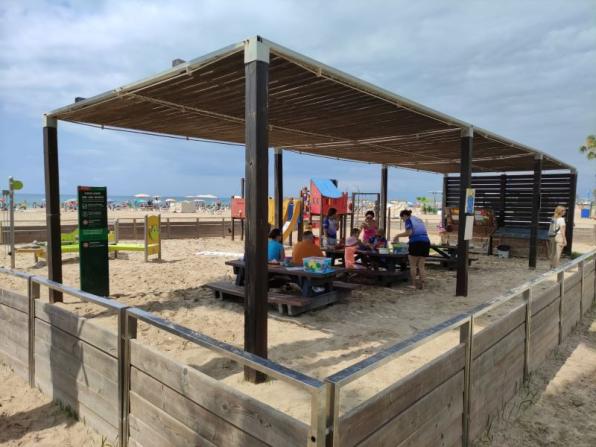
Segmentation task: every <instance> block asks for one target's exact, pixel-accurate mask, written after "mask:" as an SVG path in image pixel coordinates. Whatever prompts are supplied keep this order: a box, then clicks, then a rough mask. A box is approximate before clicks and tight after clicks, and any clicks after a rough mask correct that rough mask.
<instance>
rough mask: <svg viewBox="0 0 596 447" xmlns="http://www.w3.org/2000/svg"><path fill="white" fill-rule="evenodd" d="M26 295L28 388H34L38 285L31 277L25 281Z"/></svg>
mask: <svg viewBox="0 0 596 447" xmlns="http://www.w3.org/2000/svg"><path fill="white" fill-rule="evenodd" d="M27 283H28V287H27V295H28V298H29V313H28V317H29V318H28V329H29V339H28V341H27V347H28V354H29V364H28V370H29V386H30V387H32V388H33V387H35V300H36V299H38V298H39V295H40V293H39V283H36V282H33V281H32V280H31V277H29V279H28V280H27Z"/></svg>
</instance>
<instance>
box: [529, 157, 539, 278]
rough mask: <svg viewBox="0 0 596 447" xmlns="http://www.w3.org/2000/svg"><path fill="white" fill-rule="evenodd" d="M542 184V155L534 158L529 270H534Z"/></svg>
mask: <svg viewBox="0 0 596 447" xmlns="http://www.w3.org/2000/svg"><path fill="white" fill-rule="evenodd" d="M541 184H542V154H537V155H536V156H535V157H534V190H533V192H534V200H532V222H531V223H530V253H529V256H528V265H529V267H530V268H531V269H535V268H536V251H537V246H538V223H539V217H540V216H539V213H540V207H541V200H540V190H541Z"/></svg>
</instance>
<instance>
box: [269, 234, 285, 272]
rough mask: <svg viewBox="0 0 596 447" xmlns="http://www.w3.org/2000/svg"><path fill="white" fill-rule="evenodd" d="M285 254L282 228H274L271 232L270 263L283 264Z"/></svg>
mask: <svg viewBox="0 0 596 447" xmlns="http://www.w3.org/2000/svg"><path fill="white" fill-rule="evenodd" d="M285 256H286V255H285V252H284V246H283V244H282V243H281V230H280V229H279V228H274V229H273V230H271V231H270V232H269V241H268V243H267V262H269V263H270V264H281V263H282V262H283V260H284V258H285Z"/></svg>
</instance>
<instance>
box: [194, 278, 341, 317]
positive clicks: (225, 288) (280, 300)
mask: <svg viewBox="0 0 596 447" xmlns="http://www.w3.org/2000/svg"><path fill="white" fill-rule="evenodd" d="M204 287H207V288H208V289H211V290H213V292H214V294H215V297H216V298H219V299H237V298H241V300H242V301H243V302H244V298H245V294H246V292H245V290H244V287H242V286H237V285H235V284H233V283H229V282H223V281H220V282H212V283H208V284H205V285H204ZM343 289H344V290H342V291H341V292H342V293H341V294H340V293H338V292H331V293H326V294H325V295H321V296H315V297H303V296H297V295H288V294H285V293H279V292H272V291H270V292H269V293H268V294H267V301H268V302H269V304H271V305H273V306H275V307H276V308H277V311H278V312H279V313H280V314H282V315H283V314H287V315H288V316H290V317H294V316H296V315H300V314H302V313H304V312H308V311H310V310H314V309H318V308H321V307H325V306H327V305H329V304H331V303H334V302H335V301H337V300H338V299H339V297H340V296H341V295H342V294H344V293H345V292H346V291H348V290H349V291H348V293H349V292H350V291H351V290H352V288H351V287H349V288H348V287H344V288H343Z"/></svg>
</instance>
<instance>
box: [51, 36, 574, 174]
mask: <svg viewBox="0 0 596 447" xmlns="http://www.w3.org/2000/svg"><path fill="white" fill-rule="evenodd" d="M262 41H263V42H264V43H265V44H266V45H267V46H268V47H269V50H270V63H269V125H270V127H269V128H270V131H269V143H270V145H271V146H273V147H280V148H284V149H287V150H292V151H297V152H301V153H309V154H313V155H319V156H327V157H333V158H338V159H345V160H353V161H362V162H370V163H380V164H386V165H389V166H396V167H403V168H411V169H418V170H423V171H429V172H436V173H457V172H459V171H460V165H459V157H460V137H461V131H462V129H467V128H470V127H472V124H470V123H466V122H464V121H461V120H458V119H456V118H453V117H450V116H448V115H445V114H443V113H440V112H437V111H435V110H432V109H430V108H427V107H425V106H423V105H421V104H418V103H415V102H413V101H410V100H408V99H406V98H403V97H401V96H398V95H396V94H394V93H391V92H389V91H387V90H384V89H382V88H379V87H376V86H374V85H372V84H369V83H367V82H365V81H362V80H360V79H357V78H354V77H352V76H350V75H348V74H346V73H343V72H341V71H339V70H336V69H333V68H331V67H329V66H327V65H324V64H322V63H320V62H317V61H315V60H313V59H310V58H308V57H306V56H303V55H300V54H298V53H295V52H293V51H291V50H289V49H287V48H284V47H282V46H280V45H277V44H275V43H273V42H271V41H267V40H265V39H262ZM244 48H245V42H241V43H238V44H235V45H231V46H229V47H226V48H223V49H222V50H219V51H216V52H213V53H210V54H208V55H205V56H203V57H200V58H198V59H194V60H192V61H190V62H187V63H183V64H181V65H177V66H175V67H173V68H172V69H170V70H167V71H165V72H163V73H160V74H157V75H155V76H152V77H150V78H147V79H145V80H142V81H139V82H135V83H133V84H129V85H126V86H123V87H120V88H116V89H114V90H110V91H108V92H106V93H103V94H101V95H98V96H95V97H92V98H88V99H85V100H83V101H79V102H75V103H73V104H71V105H68V106H66V107H62V108H60V109H57V110H54V111H53V112H50V113H48V114H47V115H48V116H49V117H52V118H56V119H59V120H63V121H71V122H79V123H87V124H94V125H100V126H104V127H107V128H122V129H132V130H137V131H144V132H152V133H157V134H167V135H176V136H182V137H193V138H201V139H208V140H216V141H223V142H230V143H240V144H243V143H244V135H245V129H244V99H245V88H244V70H245V67H244ZM473 153H474V157H473V162H472V169H473V170H474V171H477V172H478V171H485V172H500V171H502V172H505V171H527V170H532V169H533V159H534V156H535V155H536V154H538V153H540V152H539V151H537V150H535V149H532V148H530V147H527V146H525V145H523V144H520V143H517V142H514V141H511V140H508V139H506V138H504V137H501V136H499V135H496V134H494V133H492V132H489V131H487V130H484V129H480V128H477V127H474V149H473ZM543 169H545V170H547V169H574V168H573V167H572V166H570V165H567V164H566V163H563V162H561V161H559V160H557V159H555V158H554V157H551V156H550V155H546V154H544V158H543Z"/></svg>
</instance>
